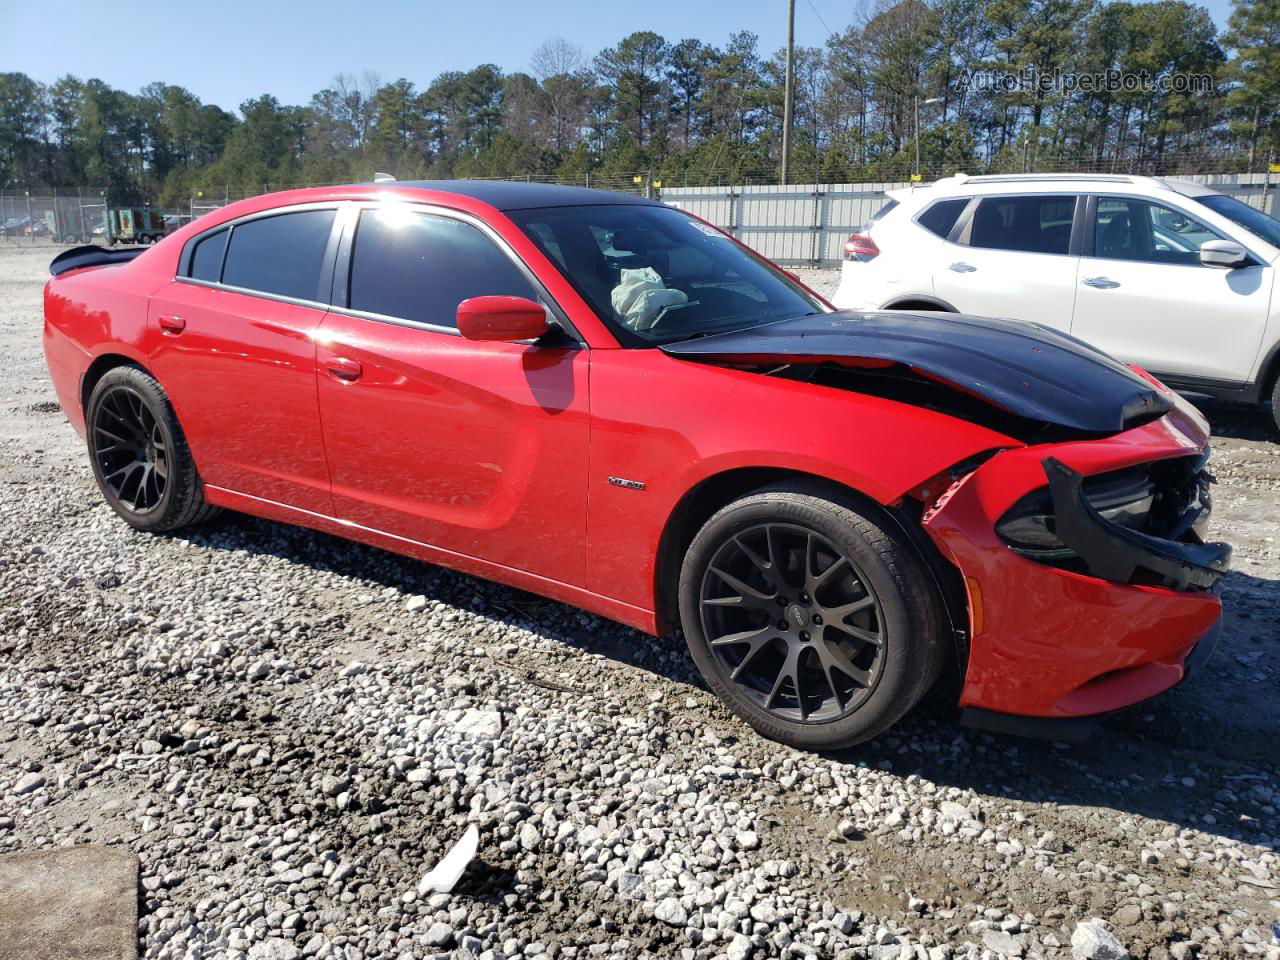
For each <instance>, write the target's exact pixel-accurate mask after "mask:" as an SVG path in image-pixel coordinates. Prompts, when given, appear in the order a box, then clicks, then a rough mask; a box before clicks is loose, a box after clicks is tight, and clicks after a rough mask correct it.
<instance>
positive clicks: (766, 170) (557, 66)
mask: <svg viewBox="0 0 1280 960" xmlns="http://www.w3.org/2000/svg"><path fill="white" fill-rule="evenodd" d="M794 63H795V84H794V90H795V93H794V117H795V119H794V126H793V131H794V133H793V143H794V148H793V154H792V157H793V159H792V168H791V173H792V179H793V181H795V182H845V181H859V180H890V179H903V178H905V177H906V176H907V175H909V173H910V172H911V171H912V170H913V169H914V164H915V157H916V155H917V151H918V153H919V156H920V162H921V168H922V171H923V172H924V173H925V175H926V176H932V175H938V174H945V173H950V172H954V171H956V170H966V171H969V172H974V171H980V170H986V171H1009V170H1036V169H1039V170H1047V169H1051V168H1058V169H1079V170H1098V169H1119V170H1137V171H1139V172H1157V173H1159V172H1177V170H1179V169H1183V170H1188V171H1190V170H1201V171H1222V172H1229V171H1235V170H1240V169H1250V170H1256V169H1260V165H1262V164H1265V163H1266V162H1267V161H1268V159H1270V158H1272V157H1273V156H1274V155H1275V154H1276V153H1277V152H1280V0H1234V6H1233V9H1232V12H1231V14H1230V18H1229V21H1228V24H1227V27H1226V29H1225V30H1223V31H1221V32H1219V31H1218V30H1217V28H1216V27H1215V25H1214V23H1213V21H1212V19H1211V18H1210V16H1209V14H1208V12H1207V11H1206V10H1205V9H1204V8H1203V7H1200V6H1197V5H1195V4H1193V3H1188V2H1185V0H1156V2H1152V3H1131V2H1127V0H1114V2H1109V3H1103V2H1099V0H896V2H893V0H880V4H879V6H877V7H876V8H875V9H874V10H873V11H871V12H870V13H869V14H868V15H867V16H864V17H863V18H861V20H860V21H859V22H857V23H855V24H853V25H851V26H849V27H848V28H847V29H845V30H844V31H842V32H838V33H833V34H832V35H831V36H830V38H829V39H828V41H827V42H826V44H825V46H823V47H812V48H799V49H797V50H796V53H795V60H794ZM784 64H785V57H784V53H783V51H778V52H775V53H773V54H771V55H767V54H764V53H762V52H761V50H760V45H759V39H758V37H757V36H755V35H754V34H752V33H748V32H738V33H733V34H731V35H730V37H729V39H728V42H727V43H725V44H724V45H722V46H716V45H713V44H710V43H707V42H704V41H702V40H698V39H684V40H680V41H678V42H670V41H668V40H667V39H665V38H664V37H662V36H660V35H659V34H658V33H655V32H652V31H641V32H637V33H632V34H631V35H629V36H627V37H624V38H623V39H622V40H620V41H619V42H618V44H617V45H616V46H613V47H610V48H608V49H605V50H603V51H600V52H599V53H598V54H596V55H595V56H593V57H588V56H587V55H586V54H585V53H584V51H583V50H582V49H581V48H579V47H578V46H576V45H574V44H573V43H571V42H569V41H566V40H564V39H561V38H555V39H552V40H549V41H547V42H545V43H543V44H542V45H541V46H539V47H538V48H537V49H536V50H534V51H533V53H532V56H531V58H530V62H529V70H528V71H527V72H526V71H518V72H512V73H504V72H503V71H502V70H501V69H499V68H498V67H497V66H495V65H493V64H481V65H480V66H477V67H475V68H474V69H472V70H469V71H450V72H447V73H442V74H440V75H439V76H437V77H435V79H433V80H431V81H430V83H428V84H427V85H426V86H425V87H422V86H420V85H419V83H418V82H416V81H415V80H412V79H407V78H401V79H398V80H395V81H393V82H390V83H386V82H383V81H382V79H381V78H379V77H378V76H377V75H376V74H374V73H364V74H361V75H358V76H356V75H351V74H346V73H343V74H339V75H338V76H337V77H336V78H335V79H334V81H333V83H332V84H331V85H330V86H329V87H327V88H326V89H324V90H321V91H319V92H318V93H316V94H315V95H314V96H313V97H312V98H311V101H310V102H309V103H307V104H303V105H291V104H282V103H280V102H279V101H278V100H277V99H276V98H275V97H274V96H272V95H271V94H263V95H262V96H260V97H257V98H255V99H251V100H246V101H245V102H244V103H242V104H241V105H240V110H239V115H238V116H237V115H236V114H233V113H230V112H228V111H226V110H224V109H222V108H221V107H219V106H216V105H213V104H206V103H202V102H201V100H200V98H199V97H198V96H197V95H196V94H195V93H193V92H191V91H190V90H187V89H185V88H184V87H181V86H176V85H173V84H167V83H162V82H157V83H152V84H149V85H148V86H146V87H144V88H142V90H140V91H139V92H138V93H136V94H134V93H128V92H125V91H122V90H117V89H114V88H112V87H111V86H109V85H108V84H106V83H104V82H103V81H101V80H97V79H88V80H81V79H79V78H77V77H75V76H70V75H68V76H64V77H61V78H59V79H56V80H54V81H52V82H51V83H42V82H40V81H38V80H36V79H33V78H31V77H29V76H27V75H25V74H21V73H0V187H14V186H28V187H30V186H37V187H39V186H66V185H74V184H92V185H95V186H100V187H104V188H106V189H107V190H108V191H109V192H110V195H111V196H112V197H118V198H121V199H122V200H125V199H127V200H130V201H132V202H142V201H144V200H145V201H149V202H153V203H159V204H161V205H174V204H178V203H183V202H185V201H186V200H187V198H188V197H190V196H192V195H194V194H196V193H197V192H201V191H205V192H208V193H210V194H218V195H221V194H222V193H223V192H224V191H228V192H230V193H232V194H239V193H247V192H257V191H259V190H261V189H263V188H264V187H270V188H272V189H274V188H277V187H280V186H284V185H292V184H304V183H330V182H343V181H351V180H368V179H370V178H371V176H372V174H373V172H374V171H375V170H378V171H387V172H390V173H392V174H394V175H396V176H397V177H399V178H401V179H406V178H419V177H426V178H437V177H440V178H445V177H512V176H530V177H536V178H540V179H542V178H555V179H562V180H569V181H576V182H584V181H586V180H588V179H590V180H591V181H592V182H594V183H598V184H610V183H616V182H625V181H630V180H631V179H632V178H633V177H634V176H636V175H638V174H640V172H642V171H643V172H644V173H645V175H646V176H650V175H651V176H652V177H653V178H654V179H659V180H662V179H665V180H666V181H667V182H675V183H679V182H687V183H707V182H717V181H719V182H724V183H733V182H743V181H748V182H750V181H755V182H768V181H773V180H776V178H777V177H778V173H779V162H780V152H781V151H780V148H781V140H782V124H783V112H784V102H783V101H784V94H783V77H784ZM917 117H918V118H919V119H918V123H917ZM917 126H918V130H917ZM917 141H918V142H917Z"/></svg>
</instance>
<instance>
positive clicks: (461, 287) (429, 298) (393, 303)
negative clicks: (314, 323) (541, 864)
mask: <svg viewBox="0 0 1280 960" xmlns="http://www.w3.org/2000/svg"><path fill="white" fill-rule="evenodd" d="M501 295H506V296H513V297H528V298H529V299H531V300H536V299H537V298H538V294H537V292H536V291H535V290H534V289H533V285H532V284H530V283H529V281H528V280H527V279H525V276H524V274H523V273H521V272H520V270H519V268H517V267H516V265H515V264H514V263H512V262H511V259H510V258H509V257H508V256H507V255H506V254H505V253H503V252H502V250H500V249H499V248H498V245H497V244H495V243H494V242H493V241H492V240H490V239H489V238H488V237H487V236H485V235H484V233H482V232H481V231H480V230H479V229H477V228H476V227H473V226H471V225H470V224H468V223H462V222H461V221H458V220H451V219H449V218H448V217H437V216H433V215H431V214H425V213H413V212H406V211H404V210H399V209H396V208H388V209H383V210H365V211H364V212H363V213H361V214H360V224H359V227H358V228H357V229H356V239H355V250H354V252H353V254H352V259H351V300H350V305H351V309H352V310H363V311H365V312H367V313H378V314H382V315H383V316H387V317H397V318H400V319H404V320H414V321H416V322H418V323H430V324H435V325H436V326H440V327H456V326H457V324H458V304H459V303H461V302H462V301H463V300H467V299H470V298H471V297H485V296H501Z"/></svg>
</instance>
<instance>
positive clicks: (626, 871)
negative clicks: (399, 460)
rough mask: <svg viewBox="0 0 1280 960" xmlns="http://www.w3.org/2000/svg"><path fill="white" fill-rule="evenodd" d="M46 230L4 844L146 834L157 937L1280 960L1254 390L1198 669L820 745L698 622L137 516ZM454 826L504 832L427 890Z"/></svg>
mask: <svg viewBox="0 0 1280 960" xmlns="http://www.w3.org/2000/svg"><path fill="white" fill-rule="evenodd" d="M46 261H47V256H43V257H37V256H35V255H31V254H17V253H8V252H5V248H4V247H0V346H3V347H4V349H5V354H6V357H7V358H8V360H7V363H6V365H5V367H4V368H3V369H0V398H2V401H0V402H2V403H3V405H4V406H5V418H4V421H3V422H4V426H3V430H4V433H3V436H0V482H2V483H3V485H4V491H5V494H4V496H3V497H0V534H2V536H0V853H4V852H10V851H15V850H20V849H30V848H37V847H49V846H56V845H60V844H67V843H79V842H88V841H96V842H106V843H114V844H120V845H123V846H127V847H129V848H130V849H133V850H135V851H137V852H138V854H139V857H140V859H141V864H142V879H141V888H140V893H141V897H142V899H141V901H140V908H141V919H140V924H139V939H140V947H141V951H142V954H143V955H144V956H146V957H148V958H153V960H160V958H166V960H167V958H192V960H195V958H211V957H219V958H221V957H227V958H233V960H245V958H247V957H254V958H257V957H263V958H272V960H275V958H284V957H298V956H306V957H319V958H335V960H366V958H383V957H386V958H397V960H399V958H409V957H435V956H441V957H445V956H450V955H456V956H461V957H470V956H475V957H477V958H484V960H499V958H515V957H548V958H559V957H565V958H583V960H586V958H596V957H599V958H615V957H616V958H638V957H642V956H654V957H672V958H675V957H679V958H681V960H713V958H717V960H718V958H721V957H725V958H735V960H747V958H753V960H756V958H772V957H788V958H796V957H810V956H816V957H823V958H827V957H829V958H834V960H890V958H892V960H899V958H914V960H954V958H972V960H979V958H983V957H992V958H994V957H998V956H1022V957H1027V958H1032V957H1041V958H1045V960H1055V958H1056V960H1066V958H1067V957H1070V956H1072V954H1073V952H1078V950H1080V949H1086V948H1085V947H1083V946H1081V947H1077V945H1076V941H1077V937H1083V935H1081V934H1079V930H1080V929H1082V928H1088V929H1089V930H1091V931H1093V933H1092V934H1091V936H1093V937H1094V939H1093V940H1091V941H1090V942H1091V943H1094V944H1097V946H1091V947H1087V949H1094V950H1102V949H1106V946H1105V944H1106V943H1107V942H1109V941H1104V940H1103V939H1102V934H1104V933H1105V934H1106V935H1107V936H1108V937H1114V938H1115V940H1116V941H1117V942H1119V943H1120V944H1122V947H1121V949H1122V950H1127V951H1128V952H1129V953H1130V954H1131V955H1132V956H1134V957H1137V958H1142V957H1146V958H1151V960H1165V958H1173V960H1196V958H1208V957H1218V956H1229V955H1231V956H1257V957H1264V958H1268V960H1280V946H1278V945H1276V944H1275V943H1274V942H1273V939H1272V933H1271V924H1272V923H1274V922H1275V919H1276V917H1277V915H1278V911H1280V876H1278V874H1280V870H1278V869H1277V854H1276V845H1277V842H1280V826H1278V824H1280V811H1278V810H1277V806H1278V804H1280V787H1277V783H1280V758H1278V757H1277V755H1276V751H1275V749H1274V744H1275V743H1276V742H1277V732H1278V731H1280V707H1278V706H1277V703H1276V699H1277V698H1275V697H1272V696H1270V691H1272V690H1274V689H1275V688H1276V683H1277V679H1280V677H1278V676H1277V663H1280V658H1278V657H1277V656H1276V653H1277V649H1276V644H1277V638H1278V635H1280V586H1278V584H1277V577H1280V553H1278V552H1277V549H1276V546H1275V539H1274V538H1275V537H1276V536H1278V535H1280V529H1277V528H1278V527H1280V510H1277V509H1276V505H1277V496H1278V494H1277V490H1278V489H1280V445H1274V444H1271V443H1270V442H1269V441H1267V440H1265V439H1262V438H1261V436H1260V434H1259V431H1260V427H1259V426H1258V424H1259V422H1260V421H1258V420H1257V419H1250V417H1249V416H1248V415H1244V414H1240V415H1236V414H1232V413H1230V412H1227V413H1219V414H1215V426H1218V427H1220V428H1221V429H1222V430H1224V431H1225V432H1226V433H1228V434H1229V436H1227V437H1225V438H1223V439H1221V440H1219V441H1218V442H1219V449H1218V452H1217V453H1216V454H1215V461H1214V462H1215V467H1214V470H1215V473H1216V474H1217V475H1218V477H1219V480H1220V485H1219V487H1218V489H1217V491H1216V496H1215V503H1216V506H1217V509H1218V522H1217V527H1216V532H1217V534H1218V535H1221V536H1224V537H1227V538H1228V539H1232V540H1233V541H1235V542H1236V546H1237V557H1238V561H1239V566H1240V568H1241V572H1240V573H1238V574H1233V575H1232V576H1231V577H1229V578H1228V579H1227V583H1226V593H1225V599H1226V603H1227V608H1228V615H1227V621H1226V630H1225V631H1224V637H1223V643H1222V649H1221V650H1220V651H1219V653H1218V655H1217V657H1216V658H1215V661H1214V662H1213V664H1212V665H1211V667H1210V669H1208V670H1207V671H1205V672H1204V674H1203V675H1202V676H1201V677H1198V678H1196V680H1195V681H1194V682H1192V683H1190V684H1188V685H1186V686H1184V687H1182V688H1180V689H1178V690H1176V691H1174V692H1173V693H1171V694H1170V695H1168V696H1166V697H1164V698H1162V699H1160V700H1158V701H1155V702H1153V703H1152V704H1150V705H1149V706H1147V707H1144V708H1142V709H1141V710H1139V711H1136V712H1134V713H1133V714H1132V715H1131V716H1128V717H1125V718H1121V719H1120V720H1118V721H1116V722H1115V723H1112V724H1111V725H1110V726H1109V727H1108V728H1107V729H1105V730H1104V731H1103V733H1102V734H1101V735H1100V737H1099V738H1097V739H1096V740H1094V741H1093V742H1091V743H1088V744H1083V745H1077V746H1067V745H1054V744H1049V743H1038V742H1025V741H1014V740H1005V739H997V738H994V737H990V736H985V735H981V734H975V733H972V732H969V731H966V730H964V729H962V728H960V727H959V726H958V725H957V724H956V721H955V715H954V711H953V710H952V709H951V708H950V706H949V705H948V701H947V697H946V696H945V695H943V694H942V693H940V694H939V695H938V696H937V697H936V698H934V699H933V700H931V701H929V702H927V703H926V704H925V705H924V706H922V707H921V708H920V709H919V710H917V711H915V712H914V713H913V715H912V716H910V717H908V718H907V719H906V720H905V721H904V722H903V723H902V724H901V725H900V726H899V727H898V728H896V729H895V730H893V731H890V732H889V733H888V734H886V735H884V736H882V737H881V738H879V740H877V741H876V742H874V743H872V744H868V745H865V746H863V747H860V748H858V749H856V750H851V751H846V752H844V753H841V754H838V755H830V756H818V755H813V754H806V753H803V752H798V751H794V750H790V749H787V748H785V747H782V746H779V745H777V744H774V743H771V742H768V741H766V740H763V739H762V738H760V737H759V736H757V735H756V734H754V733H753V732H751V731H750V730H749V729H748V728H746V727H745V726H744V725H743V724H742V723H740V722H739V721H738V720H737V719H736V718H734V717H733V716H731V715H730V714H729V713H728V712H727V711H726V710H725V709H724V708H723V707H721V706H720V705H719V704H718V702H717V701H716V700H715V698H714V697H712V696H711V695H710V694H709V693H708V692H707V691H706V690H705V689H704V688H703V687H702V686H701V684H700V683H699V682H698V680H697V678H696V675H695V674H694V672H693V670H692V668H691V666H690V664H689V661H688V657H687V654H686V652H685V651H684V650H683V649H682V647H681V646H680V645H679V643H678V642H677V641H673V640H653V639H650V638H646V637H643V636H641V635H640V634H637V633H635V632H634V631H630V630H627V629H624V628H622V627H620V626H617V625H614V624H610V623H607V622H605V621H603V620H600V619H598V618H596V617H592V616H589V615H587V614H584V613H580V612H578V611H576V610H573V609H570V608H568V607H564V606H560V605H558V604H554V603H550V602H548V601H543V600H540V599H538V598H534V597H531V596H529V595H527V594H523V593H519V592H517V591H513V590H508V589H506V588H502V587H498V586H495V585H492V584H486V583H483V582H481V581H478V580H474V579H471V578H468V577H465V576H460V575H455V574H452V573H448V572H445V571H441V570H439V569H436V568H432V567H428V566H425V565H421V564H418V563H414V562H412V561H409V560H405V559H402V558H398V557H395V556H392V555H390V554H386V553H381V552H379V551H376V550H372V549H368V548H365V547H361V546H357V545H354V544H349V543H346V542H343V541H339V540H336V539H333V538H329V537H324V536H320V535H317V534H312V533H308V532H306V531H302V530H297V529H291V528H287V527H282V526H278V525H275V524H271V523H266V522H262V521H256V520H251V519H248V518H244V517H236V516H225V517H223V518H220V519H218V520H216V521H214V522H212V523H210V524H208V525H207V526H205V527H202V528H199V529H197V530H193V531H190V532H186V533H183V534H179V535H176V536H172V537H152V536H146V535H143V534H137V533H133V532H131V531H129V530H128V529H127V528H126V527H125V526H124V525H123V524H122V523H121V522H120V521H119V520H118V519H117V518H116V517H115V516H114V515H113V514H112V513H111V512H110V511H109V510H108V509H107V508H106V507H105V506H103V505H102V503H101V501H100V499H99V497H98V495H97V493H96V491H95V489H94V486H93V482H92V479H91V477H90V474H89V471H88V468H87V464H86V463H85V461H84V454H83V448H82V444H81V443H80V441H78V440H76V439H75V437H74V435H73V434H72V433H71V430H70V428H69V427H68V426H67V425H66V424H65V423H64V422H63V420H62V417H61V415H60V414H58V413H57V412H56V411H55V410H54V409H52V408H51V407H50V403H51V402H52V399H53V397H52V393H51V390H50V386H49V384H48V381H47V378H46V377H45V375H44V373H43V361H42V359H41V357H40V326H39V303H40V284H41V282H42V277H41V273H42V271H43V269H44V266H45V262H46ZM1268 538H1271V539H1268ZM951 702H954V694H952V701H951ZM1184 779H1185V780H1189V781H1191V784H1190V785H1187V784H1185V783H1184ZM462 824H467V825H468V827H470V826H471V825H474V827H475V828H476V830H477V833H478V841H479V848H478V850H477V851H476V856H475V857H474V859H472V860H471V861H470V863H469V865H468V866H467V867H466V870H465V872H464V873H463V874H462V876H461V878H460V879H459V881H458V882H457V884H456V886H454V887H453V888H452V890H451V891H449V892H438V891H436V892H432V891H427V890H423V891H421V892H420V891H419V889H418V883H419V881H420V880H421V878H422V873H423V870H424V865H429V864H434V863H438V862H439V861H440V859H441V858H442V857H444V856H445V855H446V853H447V851H448V850H449V849H450V847H451V845H453V844H454V843H455V842H456V840H457V838H458V830H459V827H460V826H461V825H462ZM1096 917H1102V918H1105V919H1106V920H1107V921H1108V922H1109V924H1110V930H1109V932H1108V930H1107V928H1106V927H1097V926H1095V925H1091V923H1090V921H1091V918H1096ZM1081 942H1082V943H1083V940H1082V941H1081ZM455 952H456V953H455ZM1091 956H1094V957H1096V958H1098V960H1101V958H1102V957H1104V956H1106V954H1104V953H1095V954H1091Z"/></svg>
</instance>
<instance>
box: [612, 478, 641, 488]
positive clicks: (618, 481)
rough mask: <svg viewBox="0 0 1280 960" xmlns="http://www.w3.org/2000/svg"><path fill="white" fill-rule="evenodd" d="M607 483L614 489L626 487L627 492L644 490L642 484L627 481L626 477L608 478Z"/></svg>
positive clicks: (637, 481)
mask: <svg viewBox="0 0 1280 960" xmlns="http://www.w3.org/2000/svg"><path fill="white" fill-rule="evenodd" d="M609 482H610V483H612V484H613V485H614V486H615V487H626V488H627V489H628V490H643V489H644V484H643V483H641V482H640V481H639V480H628V479H627V478H626V477H610V478H609Z"/></svg>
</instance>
